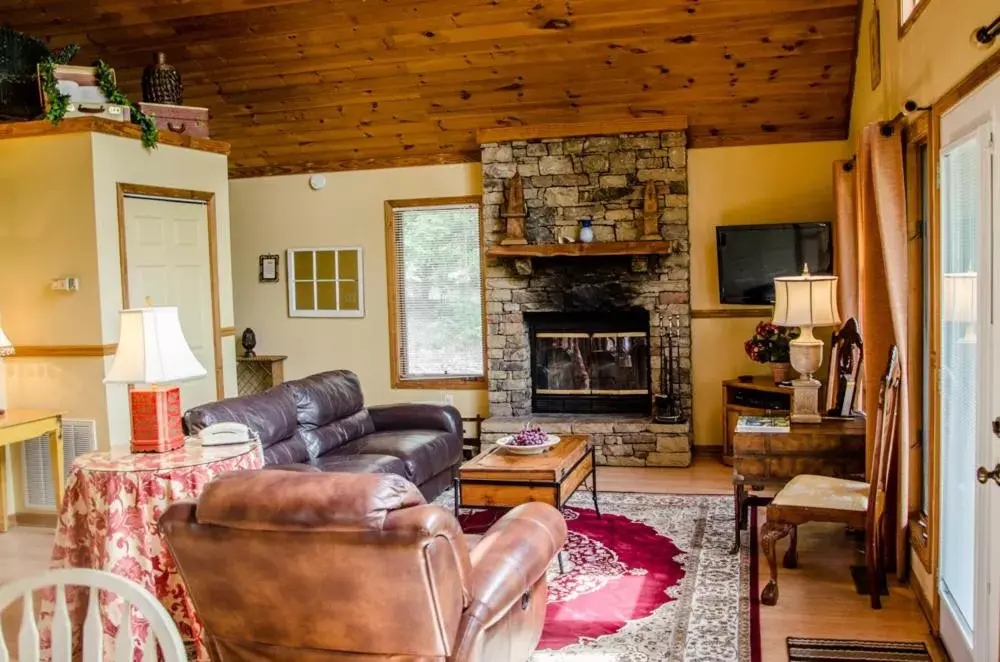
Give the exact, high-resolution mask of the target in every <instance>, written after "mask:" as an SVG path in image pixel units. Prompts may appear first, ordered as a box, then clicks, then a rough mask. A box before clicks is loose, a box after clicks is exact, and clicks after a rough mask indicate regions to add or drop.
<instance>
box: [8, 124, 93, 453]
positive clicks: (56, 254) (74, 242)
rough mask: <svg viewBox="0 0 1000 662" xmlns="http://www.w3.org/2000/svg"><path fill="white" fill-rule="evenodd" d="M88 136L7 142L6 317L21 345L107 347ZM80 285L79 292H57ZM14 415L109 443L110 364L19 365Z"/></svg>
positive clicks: (12, 396) (14, 376)
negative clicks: (52, 420) (78, 422)
mask: <svg viewBox="0 0 1000 662" xmlns="http://www.w3.org/2000/svg"><path fill="white" fill-rule="evenodd" d="M91 175H92V168H91V159H90V136H89V135H87V134H72V135H66V136H48V137H44V138H23V139H13V140H2V141H0V200H2V201H3V202H2V203H0V314H2V315H3V328H4V331H5V332H6V333H7V336H8V337H9V338H10V340H11V342H12V343H14V345H15V348H16V347H17V345H22V346H26V345H98V344H102V338H101V319H100V288H99V279H98V266H97V252H96V248H97V236H96V231H95V227H94V205H93V197H94V193H93V189H92V187H91V185H90V181H91ZM65 276H76V277H78V278H79V279H80V290H79V291H78V292H73V293H67V292H53V291H52V290H51V289H50V288H49V284H50V282H51V280H52V279H53V278H61V277H65ZM4 363H5V366H6V375H7V394H8V404H9V406H11V407H40V408H59V409H62V410H64V411H65V412H66V415H67V416H68V417H73V418H92V419H94V420H96V421H97V434H98V437H99V438H107V434H108V427H107V408H106V401H105V396H104V390H103V388H101V382H100V380H101V379H102V378H103V359H101V358H99V357H93V358H30V357H17V356H15V357H13V358H10V359H7V360H6V361H5V362H4Z"/></svg>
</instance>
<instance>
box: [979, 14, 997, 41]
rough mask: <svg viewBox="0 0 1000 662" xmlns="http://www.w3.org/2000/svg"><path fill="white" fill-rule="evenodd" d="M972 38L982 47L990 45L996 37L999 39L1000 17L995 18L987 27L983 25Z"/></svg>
mask: <svg viewBox="0 0 1000 662" xmlns="http://www.w3.org/2000/svg"><path fill="white" fill-rule="evenodd" d="M974 36H975V38H976V41H978V42H979V43H980V44H982V45H983V46H989V45H991V44H992V43H993V42H994V41H996V38H997V37H1000V16H997V17H996V19H994V21H993V22H992V23H990V24H989V25H984V26H982V27H981V28H979V29H978V30H976V32H975V34H974Z"/></svg>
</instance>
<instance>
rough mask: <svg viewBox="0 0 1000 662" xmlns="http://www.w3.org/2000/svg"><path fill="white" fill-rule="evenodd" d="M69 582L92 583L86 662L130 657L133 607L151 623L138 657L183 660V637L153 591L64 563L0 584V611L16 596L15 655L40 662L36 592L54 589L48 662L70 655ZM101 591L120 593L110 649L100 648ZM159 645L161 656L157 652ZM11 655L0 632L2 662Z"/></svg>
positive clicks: (66, 660)
mask: <svg viewBox="0 0 1000 662" xmlns="http://www.w3.org/2000/svg"><path fill="white" fill-rule="evenodd" d="M70 586H84V587H88V588H90V597H89V599H88V603H87V613H86V618H85V619H84V622H83V640H82V651H81V652H82V655H83V660H84V662H103V661H104V660H105V659H112V655H113V656H114V657H113V659H114V660H115V662H126V661H127V662H131V661H132V659H133V657H134V651H135V641H134V639H133V630H132V618H131V613H132V611H131V610H132V608H133V607H134V608H135V609H136V611H137V612H138V613H139V614H140V615H141V616H142V617H143V618H144V619H145V620H146V621H147V622H148V623H149V630H148V633H147V635H146V636H145V637H144V638H143V640H142V646H141V651H142V655H141V659H142V660H151V661H155V660H157V659H160V660H163V661H164V662H184V661H185V660H187V655H186V654H185V652H184V642H183V641H182V640H181V637H180V634H179V633H178V632H177V626H176V625H175V624H174V621H173V619H172V618H171V617H170V614H169V613H167V610H166V609H164V608H163V605H161V604H160V601H159V600H157V599H156V596H154V595H153V594H151V593H150V592H149V591H147V590H146V589H145V588H143V587H142V586H140V585H139V584H136V583H135V582H133V581H132V580H130V579H126V578H125V577H119V576H118V575H113V574H111V573H110V572H104V571H103V570H91V569H89V568H67V569H64V570H52V571H50V572H47V573H45V574H43V575H39V576H36V577H26V578H24V579H19V580H17V581H13V582H10V583H9V584H5V585H3V586H0V613H2V612H3V611H4V610H5V609H6V608H7V607H9V606H10V605H11V604H13V603H14V602H15V601H16V600H18V599H20V600H22V603H21V627H20V630H19V633H18V638H17V641H18V657H17V659H18V660H20V661H21V662H38V660H40V659H41V658H42V640H41V636H40V632H39V628H38V623H37V621H36V619H35V601H34V592H35V591H38V590H42V589H51V588H53V587H54V588H55V611H54V613H53V614H52V639H51V645H52V651H51V659H52V662H70V661H71V660H74V659H76V658H75V657H74V656H73V625H72V621H71V619H70V615H69V610H68V609H67V599H66V591H67V589H68V588H69V587H70ZM99 591H107V592H108V593H112V594H114V595H117V596H119V597H121V598H124V600H125V603H124V605H123V606H122V622H121V625H120V626H119V627H118V632H117V634H116V636H115V638H114V650H111V651H107V654H105V652H104V651H103V647H104V641H103V640H104V623H103V620H104V619H103V617H102V615H101V607H100V602H101V601H100V598H99ZM157 646H158V647H159V652H160V654H162V655H161V657H159V658H158V657H157ZM10 659H11V657H10V653H9V652H8V650H7V646H6V644H5V643H4V639H3V633H2V632H0V662H9V660H10Z"/></svg>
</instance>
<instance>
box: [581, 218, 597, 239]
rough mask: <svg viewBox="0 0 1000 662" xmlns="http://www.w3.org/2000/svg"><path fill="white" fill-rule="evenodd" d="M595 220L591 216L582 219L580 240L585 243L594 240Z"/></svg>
mask: <svg viewBox="0 0 1000 662" xmlns="http://www.w3.org/2000/svg"><path fill="white" fill-rule="evenodd" d="M592 224H593V221H591V220H590V219H589V218H584V219H581V220H580V241H582V242H583V243H585V244H589V243H590V242H592V241H594V228H593V227H591V225H592Z"/></svg>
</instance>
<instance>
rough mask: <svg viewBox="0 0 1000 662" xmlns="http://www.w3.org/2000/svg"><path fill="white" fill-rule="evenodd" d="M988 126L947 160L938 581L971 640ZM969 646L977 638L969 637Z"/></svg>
mask: <svg viewBox="0 0 1000 662" xmlns="http://www.w3.org/2000/svg"><path fill="white" fill-rule="evenodd" d="M981 140H982V132H981V131H977V132H975V133H973V134H972V135H970V136H968V137H966V138H965V139H963V140H962V141H960V142H957V143H955V144H953V145H951V146H950V147H949V148H948V149H947V151H945V152H944V153H943V154H942V160H941V212H942V213H941V227H940V232H941V237H940V245H941V276H940V281H939V283H938V291H939V292H940V311H941V314H940V325H941V326H940V329H939V332H940V334H939V337H940V343H941V346H940V357H941V359H940V360H941V364H940V365H941V367H940V373H939V384H938V387H939V390H940V397H941V417H940V430H939V433H940V439H941V475H942V485H941V568H940V588H941V596H942V599H944V600H945V601H946V602H947V603H948V606H949V607H950V610H951V612H952V614H953V615H954V616H955V619H956V621H957V625H958V626H959V628H960V630H961V633H962V635H963V636H965V637H966V638H967V639H968V640H969V641H970V644H971V636H972V626H973V624H974V623H975V543H976V509H975V507H974V504H975V488H976V481H975V472H976V437H977V427H978V419H979V416H978V415H977V413H978V411H979V408H980V398H981V391H982V382H983V378H984V376H985V375H984V373H983V371H982V370H981V364H982V361H981V358H982V348H981V346H980V342H979V341H980V338H982V337H983V336H982V334H981V333H980V332H979V326H980V324H979V322H980V311H981V310H982V307H981V306H979V305H978V303H979V299H980V294H981V292H980V289H981V288H980V285H981V284H983V283H984V282H985V281H981V279H980V277H979V273H980V269H981V266H982V262H983V260H982V259H981V255H980V247H981V246H982V245H983V244H988V242H983V241H982V234H983V233H984V231H985V232H986V236H987V237H988V236H989V235H988V227H987V228H984V227H982V224H983V218H982V195H981V187H982V182H981V164H982V151H983V145H982V143H981ZM970 648H971V645H970Z"/></svg>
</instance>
